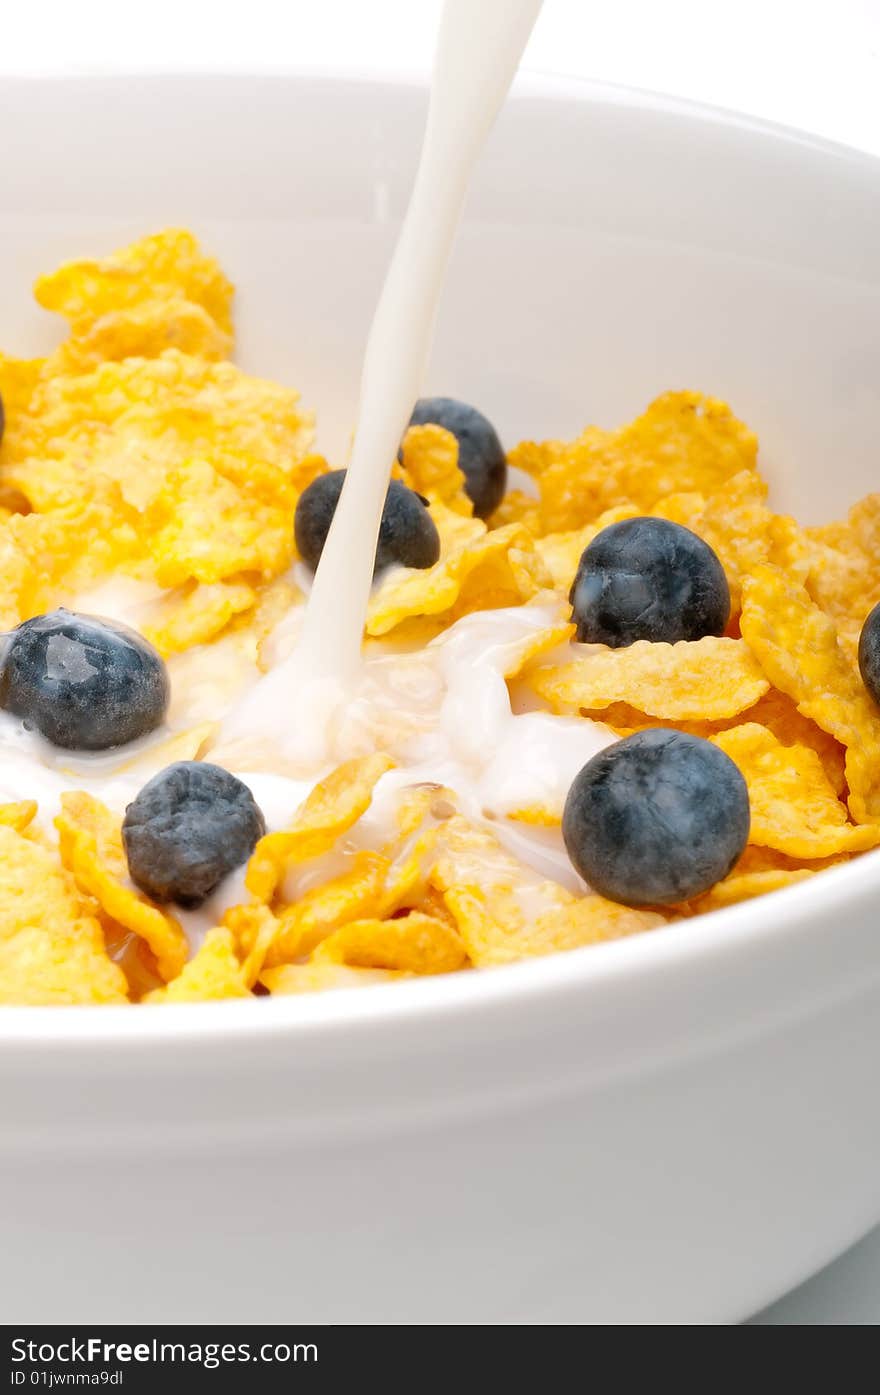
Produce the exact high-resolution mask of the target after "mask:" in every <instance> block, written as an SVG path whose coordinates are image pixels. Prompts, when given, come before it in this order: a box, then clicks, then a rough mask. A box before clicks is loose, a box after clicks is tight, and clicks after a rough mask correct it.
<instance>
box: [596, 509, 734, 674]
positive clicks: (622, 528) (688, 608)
mask: <svg viewBox="0 0 880 1395" xmlns="http://www.w3.org/2000/svg"><path fill="white" fill-rule="evenodd" d="M569 600H570V601H571V605H572V619H573V620H574V621H575V623H576V625H577V638H578V639H579V640H581V641H582V642H583V643H585V644H608V645H610V646H611V648H612V649H623V648H625V647H626V645H628V644H634V643H635V642H636V640H638V639H649V640H653V641H654V642H655V643H657V642H660V641H665V642H666V643H667V644H675V643H676V641H677V640H680V639H702V638H703V635H720V634H723V633H724V630H725V627H726V625H727V621H728V619H729V618H730V590H729V588H728V585H727V578H726V577H725V575H724V568H723V567H722V566H721V563H720V562H719V561H718V558H717V557H716V556H715V553H714V552H713V551H712V549H711V547H709V546H708V544H707V543H704V542H703V540H702V538H698V537H697V535H696V533H692V532H691V531H690V529H689V528H682V526H681V524H680V523H669V522H668V521H667V520H666V519H665V518H628V519H626V520H625V521H624V522H623V523H612V524H610V526H609V527H607V528H603V529H602V531H601V533H597V535H596V537H595V538H594V539H593V541H592V542H591V543H590V545H589V546H588V547H586V548H585V549H584V551H583V554H582V555H581V560H580V563H579V565H578V569H577V575H576V576H575V579H574V581H573V583H572V587H571V591H570V593H569Z"/></svg>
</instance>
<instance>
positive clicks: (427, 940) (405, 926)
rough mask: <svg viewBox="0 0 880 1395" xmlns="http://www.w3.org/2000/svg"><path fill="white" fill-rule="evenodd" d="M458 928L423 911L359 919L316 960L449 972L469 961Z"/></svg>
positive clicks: (337, 935)
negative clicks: (390, 916) (396, 915)
mask: <svg viewBox="0 0 880 1395" xmlns="http://www.w3.org/2000/svg"><path fill="white" fill-rule="evenodd" d="M466 960H467V956H466V954H465V950H464V945H463V944H462V941H461V936H460V935H459V934H458V932H457V931H456V930H454V929H452V928H451V927H450V926H449V925H447V924H446V923H445V922H444V921H442V920H438V919H437V918H436V917H435V916H430V915H424V914H423V913H422V912H420V911H410V912H409V914H407V915H403V916H400V917H398V918H395V919H393V920H355V921H351V922H350V923H349V924H347V925H343V926H342V927H341V928H340V929H339V930H336V931H334V933H333V934H332V935H330V936H328V938H327V939H326V940H324V941H323V943H322V944H321V945H320V946H319V947H318V949H316V950H315V953H314V955H313V956H312V961H313V962H320V963H324V962H328V961H329V962H330V963H336V964H347V965H349V967H351V968H356V969H393V970H395V971H397V972H402V973H412V974H448V973H452V972H453V971H454V970H455V969H461V968H462V967H463V966H464V964H465V963H466Z"/></svg>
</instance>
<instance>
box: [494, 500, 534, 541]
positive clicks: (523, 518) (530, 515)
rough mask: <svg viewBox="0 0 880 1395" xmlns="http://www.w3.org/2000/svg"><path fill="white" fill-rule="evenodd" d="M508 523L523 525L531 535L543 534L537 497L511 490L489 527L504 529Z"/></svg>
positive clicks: (496, 511)
mask: <svg viewBox="0 0 880 1395" xmlns="http://www.w3.org/2000/svg"><path fill="white" fill-rule="evenodd" d="M507 523H522V524H523V525H524V527H526V528H528V530H529V532H530V533H534V535H535V537H538V536H539V534H540V532H541V513H540V510H539V508H538V500H537V497H536V496H535V495H533V494H526V493H525V491H524V490H522V489H509V490H508V492H507V493H506V494H505V496H504V498H503V499H502V500H501V503H500V504H499V505H498V507H497V509H496V510H495V512H494V513H493V515H492V517H491V518H490V519H489V527H490V528H503V527H504V526H505V524H507Z"/></svg>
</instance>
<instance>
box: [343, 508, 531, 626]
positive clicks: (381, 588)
mask: <svg viewBox="0 0 880 1395" xmlns="http://www.w3.org/2000/svg"><path fill="white" fill-rule="evenodd" d="M431 512H432V515H433V517H434V521H435V522H436V524H437V529H438V532H439V533H440V540H441V554H440V560H439V562H437V563H436V564H435V565H434V566H433V567H428V568H426V569H425V570H421V571H420V570H417V569H415V568H404V567H396V568H392V569H390V570H389V571H388V573H387V574H386V575H385V577H384V578H382V579H381V580H380V581H379V583H378V585H377V586H376V587H375V589H374V591H373V594H372V597H371V599H370V606H369V609H368V611H367V634H368V635H373V636H379V635H384V634H388V633H389V631H391V630H393V629H395V628H396V626H398V625H400V624H401V623H402V622H403V621H405V620H409V619H412V618H414V617H421V616H425V615H431V616H440V615H444V616H447V617H448V620H449V622H450V623H451V622H452V621H454V620H457V619H459V618H460V617H461V616H462V615H467V614H469V613H470V612H472V611H475V610H487V609H490V608H491V607H496V606H513V605H519V604H521V603H522V602H524V601H528V600H531V599H532V597H533V596H535V595H536V594H537V593H538V591H539V590H541V588H542V587H543V586H545V585H546V584H548V582H549V575H548V573H547V571H546V568H545V567H544V565H543V563H542V561H541V559H540V557H539V556H538V554H537V552H536V551H535V541H534V538H533V537H532V535H531V533H530V532H529V530H528V529H527V528H525V527H523V526H522V525H521V524H516V523H512V524H510V525H509V526H508V527H506V528H496V529H494V530H493V531H492V532H489V531H488V529H487V528H486V525H485V523H482V522H481V521H480V520H479V519H476V518H465V517H464V516H463V515H460V514H456V513H453V512H452V511H451V510H449V509H448V508H446V506H445V505H442V504H435V505H433V506H432V509H431Z"/></svg>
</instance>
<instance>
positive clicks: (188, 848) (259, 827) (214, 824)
mask: <svg viewBox="0 0 880 1395" xmlns="http://www.w3.org/2000/svg"><path fill="white" fill-rule="evenodd" d="M265 831H266V823H265V820H264V818H263V815H262V813H261V812H260V809H259V808H258V806H257V804H256V801H255V800H254V797H253V795H252V794H251V792H250V790H249V789H248V787H247V785H245V784H244V783H243V782H242V781H241V780H239V779H237V777H236V776H235V775H230V773H229V771H228V770H223V769H222V768H221V767H220V766H218V765H209V764H208V763H207V762H205V761H194V760H184V761H177V762H176V763H175V764H174V765H169V766H166V768H165V769H164V770H161V771H160V772H159V774H158V775H154V776H153V778H152V780H148V781H147V783H146V784H145V785H144V787H143V789H142V790H141V792H140V794H139V795H138V796H137V798H136V799H135V800H134V801H133V802H132V803H131V804H129V806H128V808H127V809H126V811H125V818H124V819H123V822H122V842H123V845H124V847H125V855H126V857H127V858H128V870H129V872H130V873H131V879H132V881H133V882H134V883H135V884H136V885H137V886H139V887H140V888H141V890H142V891H145V892H146V893H147V895H148V896H151V897H152V898H153V900H154V901H161V902H164V901H176V902H177V903H178V904H179V905H181V906H184V907H187V908H192V907H194V906H199V905H201V903H202V902H203V901H204V900H205V899H206V897H208V896H210V894H211V892H212V891H214V890H215V889H216V888H217V887H218V886H219V884H220V882H221V881H222V880H223V878H224V877H226V876H228V875H229V873H230V872H233V871H234V870H235V868H236V867H240V866H241V865H242V863H244V862H247V860H248V858H249V857H250V855H251V853H252V852H253V850H254V847H255V846H256V843H257V840H258V839H259V838H262V836H263V834H264V833H265Z"/></svg>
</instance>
